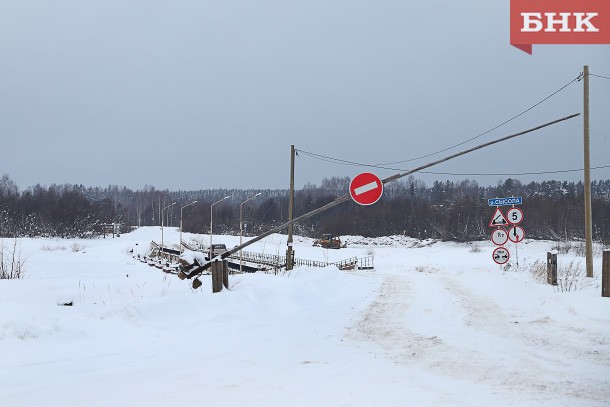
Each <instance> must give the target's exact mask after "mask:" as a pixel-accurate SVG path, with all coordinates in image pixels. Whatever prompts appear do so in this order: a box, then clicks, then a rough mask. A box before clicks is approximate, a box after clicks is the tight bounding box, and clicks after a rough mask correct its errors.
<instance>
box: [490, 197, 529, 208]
mask: <svg viewBox="0 0 610 407" xmlns="http://www.w3.org/2000/svg"><path fill="white" fill-rule="evenodd" d="M522 203H523V198H521V197H520V196H511V197H510V198H492V199H488V200H487V205H489V206H507V205H521V204H522Z"/></svg>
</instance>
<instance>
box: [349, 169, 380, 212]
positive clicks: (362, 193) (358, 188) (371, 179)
mask: <svg viewBox="0 0 610 407" xmlns="http://www.w3.org/2000/svg"><path fill="white" fill-rule="evenodd" d="M349 194H350V196H351V197H352V199H353V200H354V201H355V202H356V203H357V204H360V205H372V204H374V203H375V202H377V201H378V200H379V198H381V194H383V182H381V179H379V177H378V176H377V175H375V174H373V173H371V172H363V173H360V174H358V175H356V176H355V177H354V179H352V182H350V184H349Z"/></svg>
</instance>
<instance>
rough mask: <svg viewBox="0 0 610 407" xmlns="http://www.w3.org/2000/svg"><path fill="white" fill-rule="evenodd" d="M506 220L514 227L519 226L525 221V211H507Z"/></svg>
mask: <svg viewBox="0 0 610 407" xmlns="http://www.w3.org/2000/svg"><path fill="white" fill-rule="evenodd" d="M506 220H508V221H509V222H510V223H512V224H513V225H518V224H519V223H521V221H522V220H523V211H522V210H521V209H519V208H511V209H509V210H508V211H506Z"/></svg>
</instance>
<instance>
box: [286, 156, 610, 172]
mask: <svg viewBox="0 0 610 407" xmlns="http://www.w3.org/2000/svg"><path fill="white" fill-rule="evenodd" d="M298 151H299V153H302V154H304V155H306V156H310V157H312V158H315V159H317V160H320V161H325V162H329V163H331V164H341V165H351V166H361V167H373V168H380V169H385V170H392V171H405V170H404V169H399V168H388V167H380V166H376V165H372V164H363V163H358V162H355V161H347V160H342V159H339V158H333V157H328V156H324V155H321V154H316V153H310V152H308V151H304V150H298ZM604 168H610V165H602V166H598V167H591V169H592V170H598V169H604ZM579 171H584V169H583V168H578V169H571V170H554V171H539V172H533V171H532V172H521V173H453V172H435V171H420V172H421V173H422V174H434V175H456V176H460V175H461V176H517V175H545V174H561V173H568V172H579Z"/></svg>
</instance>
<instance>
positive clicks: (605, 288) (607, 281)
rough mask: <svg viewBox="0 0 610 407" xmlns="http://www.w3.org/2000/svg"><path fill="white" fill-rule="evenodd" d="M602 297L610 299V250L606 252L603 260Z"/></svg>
mask: <svg viewBox="0 0 610 407" xmlns="http://www.w3.org/2000/svg"><path fill="white" fill-rule="evenodd" d="M602 297H610V250H604V255H603V259H602Z"/></svg>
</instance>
